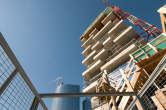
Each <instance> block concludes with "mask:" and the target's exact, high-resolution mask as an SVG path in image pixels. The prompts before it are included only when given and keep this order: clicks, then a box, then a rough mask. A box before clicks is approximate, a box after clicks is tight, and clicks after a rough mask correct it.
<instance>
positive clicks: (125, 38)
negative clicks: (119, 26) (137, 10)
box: [113, 26, 139, 45]
mask: <svg viewBox="0 0 166 110" xmlns="http://www.w3.org/2000/svg"><path fill="white" fill-rule="evenodd" d="M136 36H139V35H138V34H137V32H136V31H135V30H134V29H133V27H131V26H129V27H128V28H127V29H126V30H124V31H123V32H122V33H121V34H120V35H119V36H117V37H116V38H115V39H114V40H113V42H114V43H116V44H120V45H123V44H126V43H127V42H129V41H130V40H131V39H132V38H134V37H136Z"/></svg>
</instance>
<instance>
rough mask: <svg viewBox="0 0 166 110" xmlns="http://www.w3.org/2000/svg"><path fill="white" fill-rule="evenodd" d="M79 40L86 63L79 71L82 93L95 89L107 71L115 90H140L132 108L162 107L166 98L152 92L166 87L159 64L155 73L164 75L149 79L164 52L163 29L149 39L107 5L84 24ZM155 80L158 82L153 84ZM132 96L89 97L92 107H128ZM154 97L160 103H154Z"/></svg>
mask: <svg viewBox="0 0 166 110" xmlns="http://www.w3.org/2000/svg"><path fill="white" fill-rule="evenodd" d="M80 40H81V41H82V43H83V44H82V46H81V47H82V48H83V49H84V50H83V52H82V55H83V56H85V59H84V60H83V61H82V64H83V65H85V66H86V67H87V68H86V70H85V71H84V72H83V73H82V76H83V78H84V89H83V92H84V93H88V92H97V87H98V85H99V81H100V80H101V78H102V76H103V74H104V73H106V74H107V75H108V77H109V83H110V85H109V86H110V88H112V90H114V91H117V92H128V91H130V92H134V91H140V94H142V95H140V97H141V99H142V100H141V101H140V100H137V101H135V102H136V103H135V106H133V109H136V110H137V109H139V110H152V109H153V110H157V109H159V108H162V109H163V110H164V107H163V106H165V105H164V103H165V102H164V101H163V102H162V103H161V102H160V101H161V100H162V99H161V96H165V95H164V94H163V93H158V94H160V95H161V96H160V97H159V96H157V95H156V96H155V94H157V93H155V92H158V91H159V89H162V90H164V89H163V88H164V87H166V86H164V85H165V84H166V81H165V80H166V77H164V75H165V74H166V72H165V70H163V68H161V67H159V69H162V71H160V73H157V74H160V75H161V76H162V77H163V79H161V77H158V78H157V77H156V80H155V81H158V82H156V83H155V81H154V79H153V80H152V79H151V78H152V76H154V74H155V73H153V71H154V72H155V69H156V68H157V67H158V65H160V60H161V59H162V58H163V56H164V55H165V53H166V35H165V34H164V33H162V34H161V35H159V36H158V37H157V38H154V39H153V40H152V41H150V42H148V41H147V40H145V39H144V38H143V37H140V35H139V34H137V32H136V31H135V30H134V29H133V27H132V26H128V25H127V24H126V23H125V22H124V21H123V20H120V19H119V18H118V17H117V16H116V15H115V14H114V12H113V10H112V9H111V8H106V9H105V10H104V11H103V12H102V13H100V15H99V16H98V17H97V18H96V19H95V20H94V22H93V23H92V24H91V25H90V26H89V27H88V28H87V30H86V31H85V32H84V33H83V35H82V36H81V38H80ZM155 57H156V58H155ZM152 59H153V60H152ZM163 60H164V59H163ZM148 80H150V81H153V82H151V83H149V86H145V85H146V83H148V82H147V81H148ZM154 83H155V84H156V85H157V86H155V87H153V85H154ZM150 84H152V85H150ZM160 84H162V86H160ZM144 86H145V87H144ZM105 87H106V86H102V87H101V88H105ZM107 88H108V87H107ZM152 88H157V89H155V90H153V89H152ZM99 90H100V89H99ZM145 90H146V91H145ZM100 91H102V90H100ZM142 91H144V92H142ZM149 91H150V92H149ZM156 97H158V98H156ZM134 99H135V97H133V96H118V97H114V98H112V97H107V98H101V97H91V106H92V109H93V110H101V109H102V110H127V108H129V107H130V105H131V102H132V101H133V100H134ZM155 100H157V101H158V102H160V103H156V102H155ZM142 102H143V103H144V104H143V103H142ZM161 106H162V107H161ZM165 108H166V107H165ZM129 110H130V109H129Z"/></svg>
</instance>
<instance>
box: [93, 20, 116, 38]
mask: <svg viewBox="0 0 166 110" xmlns="http://www.w3.org/2000/svg"><path fill="white" fill-rule="evenodd" d="M113 26H114V24H113V23H112V22H111V21H109V22H108V23H107V24H106V25H105V26H104V27H103V28H102V29H101V30H100V31H99V32H98V33H97V34H96V35H95V36H94V37H93V40H95V41H98V40H100V39H101V38H102V37H103V36H104V35H105V34H106V33H107V32H108V31H109V30H110V29H111V28H112V27H113Z"/></svg>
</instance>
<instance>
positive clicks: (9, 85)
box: [0, 33, 47, 110]
mask: <svg viewBox="0 0 166 110" xmlns="http://www.w3.org/2000/svg"><path fill="white" fill-rule="evenodd" d="M0 110H47V107H46V105H45V104H44V102H43V101H42V99H41V98H40V96H39V95H38V92H37V91H36V89H35V88H34V86H33V85H32V83H31V81H30V80H29V78H28V77H27V75H26V73H25V72H24V70H23V68H22V67H21V65H20V64H19V62H18V60H17V59H16V57H15V55H14V54H13V52H12V50H11V49H10V47H9V46H8V44H7V42H6V41H5V39H4V38H3V35H2V34H1V33H0Z"/></svg>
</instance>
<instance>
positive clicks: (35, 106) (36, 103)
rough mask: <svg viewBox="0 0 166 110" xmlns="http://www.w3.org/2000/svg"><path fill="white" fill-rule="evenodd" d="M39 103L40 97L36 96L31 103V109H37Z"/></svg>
mask: <svg viewBox="0 0 166 110" xmlns="http://www.w3.org/2000/svg"><path fill="white" fill-rule="evenodd" d="M38 105H39V99H38V98H37V97H35V98H34V100H33V103H32V105H31V108H30V110H37V108H38Z"/></svg>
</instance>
